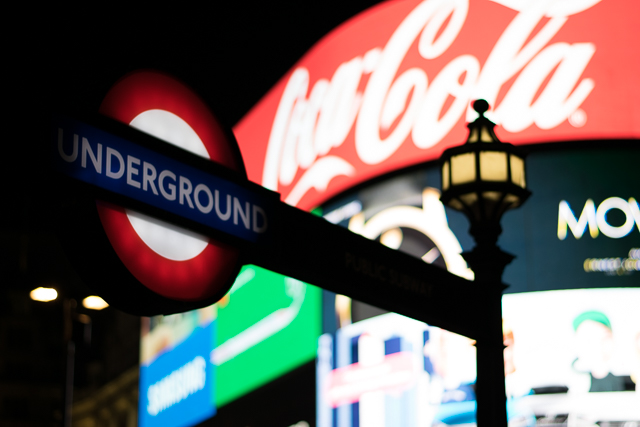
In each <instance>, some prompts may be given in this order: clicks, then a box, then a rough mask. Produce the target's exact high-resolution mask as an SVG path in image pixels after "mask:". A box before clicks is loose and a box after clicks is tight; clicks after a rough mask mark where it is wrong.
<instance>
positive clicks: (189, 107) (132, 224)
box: [97, 70, 244, 301]
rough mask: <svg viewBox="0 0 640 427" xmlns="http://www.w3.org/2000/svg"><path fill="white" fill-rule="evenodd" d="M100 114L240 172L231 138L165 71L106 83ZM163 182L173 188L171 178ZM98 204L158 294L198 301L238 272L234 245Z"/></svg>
mask: <svg viewBox="0 0 640 427" xmlns="http://www.w3.org/2000/svg"><path fill="white" fill-rule="evenodd" d="M100 113H101V114H104V115H106V116H109V117H111V118H113V119H116V120H118V121H120V122H123V123H126V124H128V125H130V126H133V127H135V128H137V129H139V130H141V131H143V132H146V133H148V134H151V135H153V136H155V137H157V138H159V139H162V140H164V141H166V142H169V143H171V144H173V145H176V146H179V147H181V148H183V149H185V150H188V151H191V152H192V153H194V154H197V155H199V156H201V157H204V158H207V159H211V160H212V161H215V162H217V163H220V164H222V165H224V166H226V167H228V168H230V169H233V170H235V171H237V172H241V173H244V166H243V164H242V160H241V159H240V158H239V153H237V149H235V148H234V146H233V144H234V143H235V141H232V140H230V139H229V138H228V137H227V135H226V134H225V132H224V131H223V129H222V127H221V126H220V124H219V123H218V121H217V120H216V119H215V117H214V116H213V115H212V113H211V112H210V110H209V109H208V107H207V106H206V105H205V104H204V102H202V100H201V99H200V98H199V97H198V96H197V95H195V93H193V92H192V91H191V90H190V89H189V88H187V87H186V86H185V85H183V84H182V83H181V82H179V81H177V80H175V79H174V78H173V77H170V76H168V75H166V74H163V73H159V72H157V71H147V70H142V71H136V72H134V73H131V74H129V75H127V76H125V77H124V78H122V79H121V80H120V81H118V82H117V83H116V84H115V85H114V86H113V87H112V88H111V90H110V91H109V93H108V94H107V96H106V97H105V99H104V100H103V102H102V105H101V106H100ZM128 161H129V160H128ZM138 162H139V160H138ZM139 167H140V170H141V171H142V169H143V165H140V166H139ZM145 168H146V166H145ZM142 173H143V172H140V174H142ZM149 173H152V172H150V171H147V169H145V171H144V174H149ZM153 174H155V171H153ZM154 177H155V175H154ZM166 181H167V182H169V184H167V185H168V187H167V188H168V189H169V190H168V191H173V192H175V191H176V187H177V185H178V184H177V183H176V182H175V176H174V177H170V178H168V179H167V180H166ZM171 182H173V183H171ZM180 185H182V184H180ZM97 208H98V213H99V215H100V220H101V221H102V225H103V226H104V230H105V232H106V234H107V237H108V238H109V241H110V242H111V245H112V246H113V248H114V250H115V251H116V253H117V254H118V257H119V258H120V260H121V261H122V262H123V263H124V265H125V266H126V267H127V269H128V270H129V271H130V272H131V274H133V275H134V276H135V278H136V279H138V281H140V282H141V283H142V284H143V285H144V286H146V287H147V288H149V289H150V290H152V291H153V292H155V293H157V294H160V295H162V296H163V297H166V298H169V299H173V300H178V301H201V300H204V299H207V298H210V297H212V296H213V295H215V294H219V293H220V292H221V289H220V286H221V285H222V284H225V283H226V282H228V281H229V280H231V279H232V276H233V275H234V274H236V273H237V269H238V267H237V262H238V258H239V255H240V250H239V249H237V248H234V247H231V246H230V245H228V244H226V243H222V242H219V241H215V240H213V239H209V238H208V237H205V236H201V235H198V234H196V233H192V232H189V231H187V230H184V229H179V228H177V227H175V226H172V225H170V224H167V223H163V222H161V221H158V220H155V219H152V218H149V217H146V216H144V215H142V214H140V213H138V212H135V211H132V210H130V209H125V208H123V207H120V206H114V205H111V204H107V203H104V202H100V201H99V202H97ZM222 291H224V289H223V290H222ZM220 296H222V295H220Z"/></svg>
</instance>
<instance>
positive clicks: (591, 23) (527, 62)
mask: <svg viewBox="0 0 640 427" xmlns="http://www.w3.org/2000/svg"><path fill="white" fill-rule="evenodd" d="M638 17H640V7H639V6H638V2H637V1H635V0H615V1H614V0H474V1H469V0H425V1H422V2H419V1H415V0H414V1H402V2H388V3H383V4H379V5H377V6H375V7H372V8H371V9H369V10H366V11H364V12H363V13H361V14H360V15H358V16H356V17H354V18H352V19H351V20H349V21H347V22H346V23H344V24H343V25H341V26H340V27H338V28H336V29H335V30H334V31H332V32H331V33H330V34H328V35H327V36H326V37H324V38H323V39H322V40H321V41H320V42H318V43H317V44H316V45H315V46H314V47H313V48H312V49H311V50H310V51H309V52H308V53H307V54H306V55H305V56H304V57H303V58H302V59H301V60H300V61H299V62H298V63H297V64H296V65H295V66H294V67H293V69H292V70H290V71H289V72H288V73H287V74H286V75H285V76H284V77H283V78H282V79H281V80H280V81H279V82H278V84H276V86H274V87H273V89H272V90H271V91H270V92H269V93H268V94H267V95H266V96H265V97H264V98H263V99H262V100H261V101H260V102H259V103H258V104H257V105H256V106H255V107H254V108H253V109H252V110H251V111H250V112H249V113H248V114H247V115H246V116H245V117H244V118H243V119H242V120H241V121H240V122H239V123H238V125H237V126H236V127H235V128H234V132H235V134H236V136H237V139H238V141H239V144H240V148H241V151H242V154H243V157H244V160H245V163H246V166H247V171H248V174H249V178H250V179H251V180H253V181H255V182H258V183H260V184H262V185H263V186H265V187H267V188H270V189H272V190H275V191H278V192H280V193H281V194H282V199H283V200H285V201H286V202H287V203H290V204H292V205H296V206H298V207H300V208H303V209H310V208H313V207H315V206H317V205H319V204H320V203H322V202H323V201H326V200H327V199H329V198H330V197H333V196H335V195H336V194H338V193H340V192H342V191H344V190H346V189H348V188H350V187H352V186H354V185H356V184H358V183H361V182H364V181H367V180H369V179H371V178H373V177H375V176H379V175H381V174H384V173H388V172H391V171H394V170H398V169H401V168H404V167H407V166H411V165H415V164H418V163H421V162H425V161H430V160H435V159H437V158H438V157H439V156H440V154H441V153H442V151H443V150H445V149H446V148H449V147H451V146H454V145H459V144H461V143H462V142H463V141H464V140H465V138H466V127H465V126H464V123H465V122H468V121H471V120H472V119H473V118H474V117H473V115H474V114H475V113H474V112H473V111H472V110H471V109H470V108H469V104H470V101H471V100H473V99H478V98H484V99H486V100H487V101H488V102H489V104H490V105H491V106H492V107H493V109H492V111H491V112H490V113H488V114H487V116H489V117H490V118H491V119H492V120H493V121H495V122H496V123H497V124H499V125H500V126H499V128H498V130H497V132H498V136H499V137H500V138H501V140H503V141H509V142H512V143H514V144H528V143H542V142H559V141H567V140H591V139H637V138H640V107H639V104H638V99H640V85H638V84H637V78H638V77H637V76H638V75H640V57H639V56H638V55H637V52H638V51H640V37H637V34H636V30H635V27H636V26H637V23H638ZM257 72H259V70H257Z"/></svg>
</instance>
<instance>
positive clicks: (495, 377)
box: [440, 99, 531, 427]
mask: <svg viewBox="0 0 640 427" xmlns="http://www.w3.org/2000/svg"><path fill="white" fill-rule="evenodd" d="M473 108H474V110H475V111H477V112H478V114H479V117H478V118H477V119H476V120H475V121H474V122H472V123H469V124H468V125H467V127H468V128H469V137H468V138H467V142H466V143H465V144H464V145H462V146H459V147H454V148H450V149H448V150H446V151H445V152H444V153H443V154H442V157H441V159H440V160H441V162H442V195H441V197H440V199H441V200H442V203H444V204H445V205H447V206H449V207H451V208H453V209H455V210H458V211H461V212H463V213H464V214H465V215H466V216H467V218H468V219H469V222H470V224H471V227H470V228H469V233H470V234H471V235H472V236H473V237H474V239H475V241H476V246H475V248H473V250H472V251H471V252H465V253H463V254H462V256H463V257H464V259H465V260H466V261H467V263H468V264H469V266H470V267H471V269H472V270H473V271H474V273H475V280H474V282H475V283H476V284H477V286H480V287H481V288H482V289H483V291H485V295H486V298H485V299H484V300H483V301H478V305H479V306H480V310H479V312H480V313H483V318H482V319H478V321H479V322H481V323H482V324H483V328H482V330H483V332H482V334H481V335H480V336H479V337H478V339H477V344H476V350H477V379H476V401H477V404H478V406H477V408H478V409H477V413H476V417H477V423H478V427H488V426H492V427H498V426H500V427H506V426H507V413H506V394H505V383H504V381H505V374H504V340H503V334H502V292H503V291H504V289H505V288H506V287H507V286H506V285H504V284H503V283H502V274H503V272H504V269H505V267H506V266H507V264H509V263H510V262H511V261H512V260H513V258H514V257H513V255H511V254H508V253H506V252H504V251H502V250H501V249H500V248H499V247H498V246H497V241H498V236H499V235H500V233H501V232H502V228H501V227H500V219H501V218H502V215H503V214H504V213H505V212H506V211H507V210H509V209H514V208H517V207H519V206H520V205H522V203H524V201H525V200H526V199H527V198H528V197H529V196H530V195H531V192H530V191H529V190H527V188H526V172H525V162H524V153H523V152H522V151H521V150H520V149H518V148H517V147H514V146H513V145H511V144H508V143H503V142H500V140H498V138H497V137H496V134H495V133H494V131H493V128H494V127H495V123H493V122H492V121H490V120H489V119H487V118H486V117H484V113H485V112H486V111H487V110H488V109H489V104H488V103H487V101H485V100H483V99H480V100H477V101H475V102H474V103H473Z"/></svg>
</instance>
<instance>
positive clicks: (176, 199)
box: [56, 121, 268, 241]
mask: <svg viewBox="0 0 640 427" xmlns="http://www.w3.org/2000/svg"><path fill="white" fill-rule="evenodd" d="M70 122H71V121H70ZM71 123H72V125H71V126H70V127H71V129H70V130H69V129H67V128H66V127H65V128H63V127H59V128H58V129H57V141H56V143H57V144H56V146H57V150H56V151H57V156H56V157H57V159H58V160H57V161H56V162H57V164H58V169H62V171H63V172H64V173H66V174H67V175H69V176H72V177H74V178H77V179H80V180H81V181H85V182H88V183H91V184H94V185H96V186H98V187H101V188H104V189H107V190H111V191H115V192H117V193H118V194H122V195H125V196H129V197H133V198H135V199H137V200H141V201H143V202H146V203H148V204H150V205H153V206H156V207H158V208H161V209H164V210H167V211H170V212H173V213H175V214H178V215H180V216H183V217H186V218H189V219H192V220H195V221H197V222H200V223H202V224H205V225H209V226H212V227H214V228H217V229H220V230H222V231H225V232H228V233H229V234H233V235H236V236H238V237H242V238H244V239H245V240H250V241H255V240H257V236H258V235H261V234H264V233H265V232H266V231H267V230H268V221H267V212H265V205H264V203H263V202H264V200H263V198H262V197H259V196H255V195H254V194H253V193H252V192H250V191H248V190H244V189H243V188H242V187H240V186H238V185H236V184H234V183H233V182H229V181H226V180H224V179H222V178H217V177H214V176H211V175H208V174H206V173H205V172H202V171H200V170H197V169H195V168H192V167H190V166H188V165H183V164H182V163H179V162H178V161H176V160H173V159H169V158H167V157H165V156H163V155H161V154H158V153H155V152H153V151H151V150H149V149H146V148H143V147H140V146H137V145H135V144H132V143H129V142H128V141H125V140H122V139H121V138H119V137H115V136H113V135H110V134H107V133H105V132H102V131H100V130H98V129H95V128H92V127H90V126H88V125H84V124H79V125H78V126H76V123H75V122H71ZM76 128H79V129H80V130H77V129H76ZM85 134H86V135H85ZM94 139H95V140H94ZM98 140H100V142H98ZM128 144H131V145H128ZM202 215H204V217H201V216H202ZM229 219H232V221H229Z"/></svg>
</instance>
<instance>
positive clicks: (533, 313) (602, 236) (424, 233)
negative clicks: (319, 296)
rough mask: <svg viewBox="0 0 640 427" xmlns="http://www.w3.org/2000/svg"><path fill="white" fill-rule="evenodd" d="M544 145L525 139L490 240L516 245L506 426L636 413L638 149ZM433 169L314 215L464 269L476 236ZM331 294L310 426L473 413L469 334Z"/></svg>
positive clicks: (508, 320) (436, 420) (507, 327)
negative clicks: (510, 204)
mask: <svg viewBox="0 0 640 427" xmlns="http://www.w3.org/2000/svg"><path fill="white" fill-rule="evenodd" d="M554 148H555V149H549V148H548V147H545V149H541V147H530V149H531V154H530V155H529V157H528V159H527V166H528V177H527V179H528V187H529V188H530V189H531V190H532V192H533V195H532V196H531V198H530V200H528V201H527V203H526V204H525V205H524V206H522V207H521V208H520V209H519V210H516V211H513V212H510V213H508V214H507V215H506V216H505V218H504V219H503V221H502V226H503V229H504V230H505V232H504V234H503V235H502V236H501V238H500V240H499V244H500V246H501V247H502V248H504V249H505V250H506V251H508V252H510V253H513V254H514V255H516V259H515V261H513V263H512V264H511V265H510V266H508V267H507V270H506V272H505V277H504V281H505V283H507V284H508V285H510V287H509V288H508V289H507V290H506V294H505V295H504V297H503V333H504V345H505V353H504V358H505V375H506V389H507V395H508V405H507V411H508V414H509V415H508V416H509V424H510V425H511V426H534V425H623V424H624V423H627V422H631V423H634V422H639V421H640V391H639V390H638V389H639V387H638V385H637V384H638V381H639V374H640V370H639V369H640V310H638V307H640V288H638V283H640V282H639V281H638V279H639V277H640V256H639V255H640V251H639V248H640V223H639V222H638V221H639V220H640V215H639V214H638V213H639V212H638V202H637V197H638V193H637V191H638V186H637V179H636V177H635V175H636V172H635V170H636V169H635V166H634V165H637V164H638V161H639V160H640V152H639V151H638V150H637V149H635V148H632V147H631V148H630V146H629V144H626V145H622V146H621V145H620V144H619V145H618V147H615V146H614V145H613V144H612V146H611V148H608V149H604V148H601V149H597V148H592V149H580V150H576V149H569V148H566V147H565V149H560V148H559V147H558V146H556V147H554ZM439 180H440V177H439V170H438V167H437V165H431V166H429V165H426V166H425V167H422V168H417V169H414V170H411V171H407V172H404V173H398V174H395V175H394V176H391V177H389V178H387V179H384V180H377V181H376V182H374V183H372V184H370V185H368V186H361V187H360V188H359V189H357V190H355V191H352V192H351V193H347V194H345V195H344V196H343V197H340V198H338V199H335V200H334V201H333V202H332V203H329V204H326V205H325V206H324V207H323V208H324V212H325V215H324V216H325V218H326V219H327V220H329V221H331V222H334V223H336V224H340V225H342V226H345V227H348V228H349V229H351V230H352V231H354V232H357V233H359V234H362V235H364V236H366V237H368V238H370V239H374V240H378V241H380V242H381V243H382V244H385V245H387V246H390V247H393V248H396V249H398V250H401V251H404V252H406V253H409V254H411V255H413V256H415V257H419V258H421V259H423V260H424V261H425V262H428V263H433V264H435V265H439V266H441V267H443V268H447V269H449V270H450V271H451V272H453V273H455V274H458V275H460V276H463V277H468V278H472V277H473V273H472V272H471V271H470V270H469V269H468V268H467V266H466V263H465V262H464V259H463V258H462V257H461V255H460V254H461V252H462V251H464V250H470V249H471V248H472V247H473V245H474V243H473V241H472V239H471V237H470V236H469V234H468V231H467V229H468V222H467V220H466V219H465V218H464V217H463V216H462V215H461V214H459V213H457V212H455V211H452V210H449V209H448V208H445V207H444V206H443V205H442V203H441V202H440V201H439V199H438V196H439V191H438V190H437V188H439V186H440V183H439ZM325 300H327V299H325ZM333 301H334V309H335V318H336V329H335V330H334V331H325V332H329V333H326V334H324V335H323V336H322V337H321V339H320V341H319V347H318V369H317V373H318V379H317V384H318V392H317V393H318V415H317V423H318V424H317V425H318V426H323V427H338V426H339V427H347V426H355V425H358V426H374V425H375V426H422V425H429V426H444V425H447V426H450V425H473V424H475V410H476V403H475V376H476V356H475V347H474V344H475V343H474V341H472V340H471V339H469V338H466V337H463V336H460V335H456V334H453V333H451V332H448V331H445V330H442V329H440V328H437V327H435V326H433V325H426V324H424V323H420V322H417V321H414V320H412V319H407V318H404V317H402V316H399V315H397V314H394V313H388V314H380V313H381V311H380V310H376V309H373V308H371V307H367V306H366V305H364V304H362V303H360V302H358V301H351V300H349V299H348V298H346V297H343V296H336V297H335V299H334V300H333ZM479 303H480V302H479ZM325 313H326V311H325ZM624 425H626V424H624ZM631 425H632V424H631Z"/></svg>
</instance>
